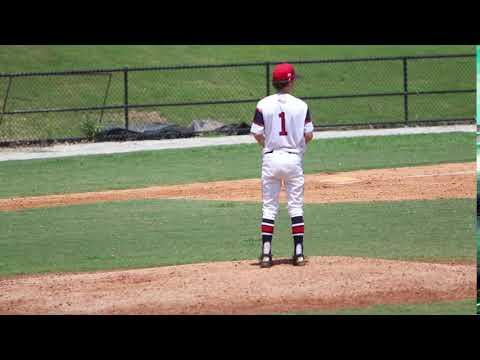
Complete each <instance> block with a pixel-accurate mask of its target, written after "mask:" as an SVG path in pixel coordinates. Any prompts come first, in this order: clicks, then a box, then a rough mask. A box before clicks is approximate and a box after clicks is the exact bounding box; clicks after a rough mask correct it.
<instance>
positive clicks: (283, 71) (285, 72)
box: [273, 63, 295, 82]
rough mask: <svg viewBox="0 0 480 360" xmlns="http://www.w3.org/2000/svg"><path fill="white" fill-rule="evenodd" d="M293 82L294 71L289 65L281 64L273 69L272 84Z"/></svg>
mask: <svg viewBox="0 0 480 360" xmlns="http://www.w3.org/2000/svg"><path fill="white" fill-rule="evenodd" d="M292 80H295V69H294V68H293V66H292V65H291V64H288V63H282V64H278V65H276V66H275V68H274V69H273V82H287V81H292Z"/></svg>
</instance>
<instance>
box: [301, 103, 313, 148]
mask: <svg viewBox="0 0 480 360" xmlns="http://www.w3.org/2000/svg"><path fill="white" fill-rule="evenodd" d="M303 132H304V135H303V136H304V137H305V144H308V143H309V142H310V141H312V139H313V122H312V119H311V117H310V109H307V115H306V116H305V127H304V130H303Z"/></svg>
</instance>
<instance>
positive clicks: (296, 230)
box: [292, 225, 304, 234]
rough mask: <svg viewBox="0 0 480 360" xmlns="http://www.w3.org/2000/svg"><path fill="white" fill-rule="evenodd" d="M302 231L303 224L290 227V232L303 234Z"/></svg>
mask: <svg viewBox="0 0 480 360" xmlns="http://www.w3.org/2000/svg"><path fill="white" fill-rule="evenodd" d="M303 233H304V226H303V225H301V226H293V227H292V234H303Z"/></svg>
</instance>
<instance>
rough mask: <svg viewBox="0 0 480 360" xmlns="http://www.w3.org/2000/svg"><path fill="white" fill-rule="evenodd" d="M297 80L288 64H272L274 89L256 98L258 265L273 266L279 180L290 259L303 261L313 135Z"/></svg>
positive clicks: (254, 133) (253, 124) (299, 262)
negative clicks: (306, 170)
mask: <svg viewBox="0 0 480 360" xmlns="http://www.w3.org/2000/svg"><path fill="white" fill-rule="evenodd" d="M294 82H295V69H294V68H293V66H292V65H291V64H288V63H283V64H278V65H277V66H275V68H274V69H273V76H272V83H273V86H274V87H275V89H276V90H277V93H276V94H275V95H271V96H268V97H266V98H264V99H262V100H260V101H259V102H258V104H257V109H256V111H255V116H254V119H253V123H252V126H251V129H250V131H251V133H252V135H253V136H254V137H255V139H256V140H257V142H258V143H259V144H260V146H261V147H262V148H263V152H262V197H263V209H262V212H263V214H262V224H261V233H262V253H261V256H260V266H261V267H270V266H272V238H273V230H274V227H275V217H276V216H277V213H278V208H279V195H280V190H281V186H282V182H283V183H284V184H285V189H286V192H287V200H288V203H287V208H288V213H289V215H290V218H291V220H292V235H293V240H294V253H293V264H294V265H296V266H302V265H305V258H304V255H303V234H304V223H303V186H304V176H303V155H304V153H305V150H306V145H307V143H308V142H309V141H311V140H312V139H313V123H312V120H311V118H310V111H309V109H308V105H307V104H306V103H305V102H304V101H302V100H300V99H298V98H296V97H294V96H292V95H290V92H291V91H292V89H293V86H294Z"/></svg>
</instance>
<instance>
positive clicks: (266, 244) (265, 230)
mask: <svg viewBox="0 0 480 360" xmlns="http://www.w3.org/2000/svg"><path fill="white" fill-rule="evenodd" d="M274 227H275V220H270V219H262V227H261V230H262V249H263V254H267V255H269V254H270V252H271V250H272V238H273V229H274Z"/></svg>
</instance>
